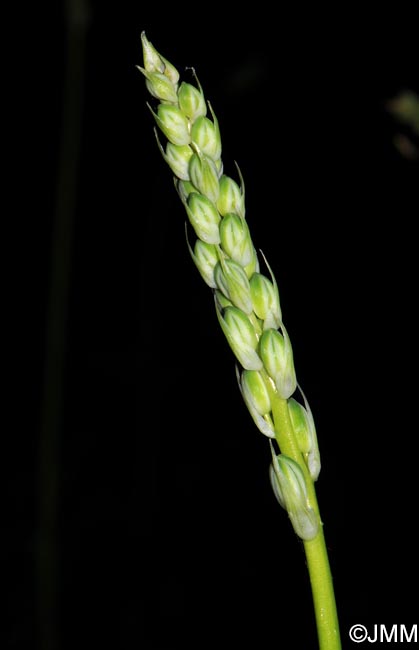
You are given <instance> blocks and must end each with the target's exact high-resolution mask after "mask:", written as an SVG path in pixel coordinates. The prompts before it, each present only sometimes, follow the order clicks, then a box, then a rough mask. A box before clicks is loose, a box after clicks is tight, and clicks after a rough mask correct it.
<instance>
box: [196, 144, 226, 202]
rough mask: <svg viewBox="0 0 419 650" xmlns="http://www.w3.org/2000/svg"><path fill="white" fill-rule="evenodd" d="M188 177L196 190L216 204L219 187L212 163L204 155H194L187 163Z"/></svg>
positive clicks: (215, 170)
mask: <svg viewBox="0 0 419 650" xmlns="http://www.w3.org/2000/svg"><path fill="white" fill-rule="evenodd" d="M189 176H190V179H191V181H192V183H193V184H194V185H195V187H196V188H197V190H198V191H199V192H200V193H201V194H204V195H205V196H206V197H207V198H209V200H210V201H212V202H213V203H216V201H217V198H218V195H219V192H220V187H219V183H218V172H217V168H216V166H215V164H214V162H213V161H212V160H211V158H208V156H206V155H205V154H202V153H200V152H199V153H196V154H194V155H193V156H192V158H191V160H190V162H189Z"/></svg>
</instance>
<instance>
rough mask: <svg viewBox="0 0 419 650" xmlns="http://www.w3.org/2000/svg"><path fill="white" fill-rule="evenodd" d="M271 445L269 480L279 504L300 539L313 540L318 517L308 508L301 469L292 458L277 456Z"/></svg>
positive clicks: (317, 525) (317, 526)
mask: <svg viewBox="0 0 419 650" xmlns="http://www.w3.org/2000/svg"><path fill="white" fill-rule="evenodd" d="M269 442H270V445H271V453H272V464H271V466H270V468H269V478H270V480H271V485H272V489H273V491H274V494H275V496H276V498H277V500H278V502H279V504H280V505H281V506H282V507H283V508H284V509H285V510H286V511H287V513H288V516H289V518H290V520H291V523H292V526H293V528H294V531H295V532H296V533H297V535H298V536H299V537H301V539H303V540H305V541H308V540H310V539H314V538H315V537H316V535H317V534H318V532H319V528H320V518H319V515H318V514H317V513H316V512H315V510H313V508H312V507H311V506H310V504H309V501H308V498H307V485H306V481H305V477H304V474H303V471H302V469H301V467H300V466H299V465H298V463H296V462H295V460H293V459H292V458H288V456H284V454H279V456H277V455H276V454H275V452H274V450H273V445H272V443H271V441H269Z"/></svg>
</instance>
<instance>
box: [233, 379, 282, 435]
mask: <svg viewBox="0 0 419 650" xmlns="http://www.w3.org/2000/svg"><path fill="white" fill-rule="evenodd" d="M236 373H237V380H238V382H239V388H240V392H241V394H242V397H243V399H244V401H245V404H246V406H247V408H248V409H249V413H250V415H251V416H252V418H253V421H254V423H255V424H256V426H257V428H258V429H259V431H260V432H261V433H263V434H264V435H265V436H268V438H275V428H274V424H273V421H272V417H271V401H270V398H269V392H268V389H267V386H266V383H265V380H264V379H263V377H262V375H261V373H260V372H258V371H257V370H243V372H242V373H241V376H240V374H239V372H238V370H237V368H236Z"/></svg>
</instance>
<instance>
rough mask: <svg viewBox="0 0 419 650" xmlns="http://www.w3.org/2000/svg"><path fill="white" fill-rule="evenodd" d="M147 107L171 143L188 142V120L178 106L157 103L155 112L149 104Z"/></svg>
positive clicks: (189, 138)
mask: <svg viewBox="0 0 419 650" xmlns="http://www.w3.org/2000/svg"><path fill="white" fill-rule="evenodd" d="M149 108H150V110H151V112H152V113H153V115H154V119H155V120H156V122H157V126H158V127H159V129H160V130H161V131H162V132H163V133H164V135H165V136H166V138H167V139H168V140H169V141H170V142H171V143H172V144H177V145H183V144H189V143H190V141H191V136H190V133H189V120H188V118H187V117H186V115H184V114H183V113H182V111H181V110H180V108H178V107H177V106H173V105H172V104H159V105H158V107H157V114H156V113H155V112H154V111H153V109H152V108H151V107H150V106H149Z"/></svg>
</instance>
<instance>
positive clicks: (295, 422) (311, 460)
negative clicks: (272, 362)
mask: <svg viewBox="0 0 419 650" xmlns="http://www.w3.org/2000/svg"><path fill="white" fill-rule="evenodd" d="M299 390H300V392H301V395H302V396H303V399H304V406H303V405H302V404H300V403H299V402H297V400H295V399H294V398H293V397H291V398H290V399H289V400H288V411H289V414H290V418H291V422H292V427H293V429H294V433H295V437H296V439H297V442H298V446H299V448H300V451H301V453H302V454H303V456H304V460H305V462H306V464H307V468H308V471H309V473H310V476H311V478H312V479H313V481H317V479H318V477H319V474H320V469H321V461H320V451H319V445H318V442H317V433H316V427H315V424H314V418H313V414H312V412H311V409H310V406H309V404H308V402H307V399H306V396H305V395H304V393H303V391H302V390H301V388H299Z"/></svg>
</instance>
